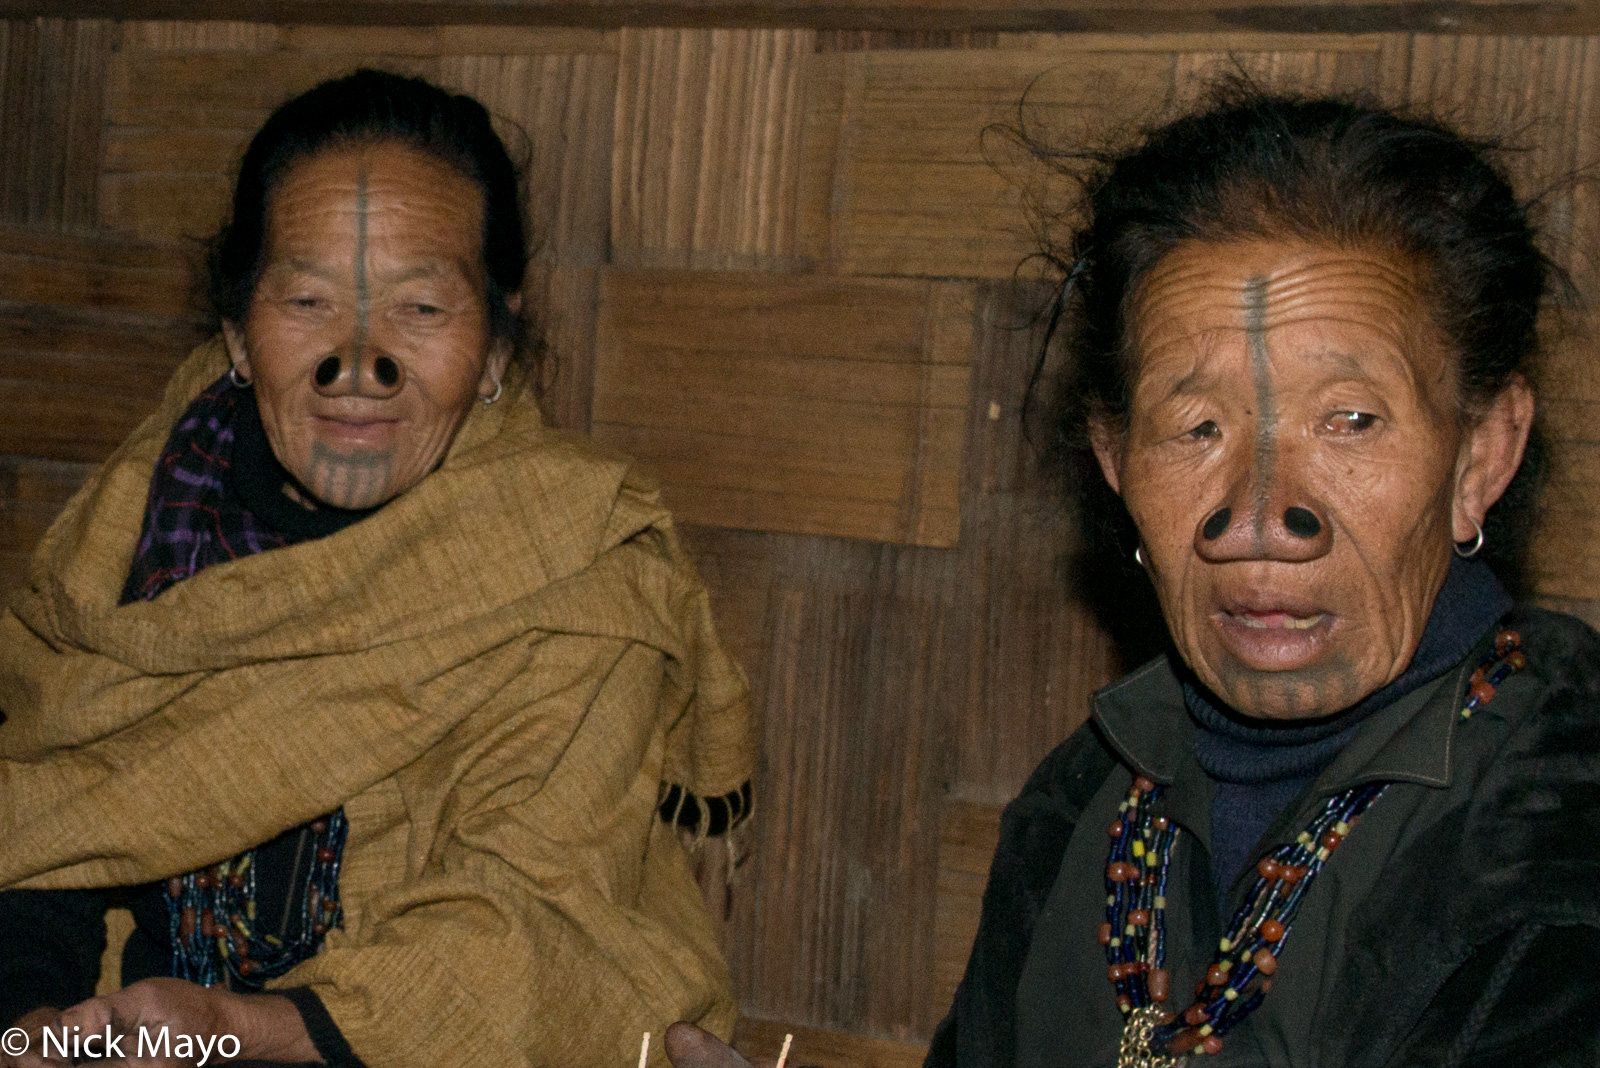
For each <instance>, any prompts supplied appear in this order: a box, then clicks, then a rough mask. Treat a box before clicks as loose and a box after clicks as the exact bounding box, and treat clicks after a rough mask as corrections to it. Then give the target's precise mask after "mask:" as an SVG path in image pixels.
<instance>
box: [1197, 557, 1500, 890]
mask: <svg viewBox="0 0 1600 1068" xmlns="http://www.w3.org/2000/svg"><path fill="white" fill-rule="evenodd" d="M1511 607H1512V602H1511V596H1510V595H1509V594H1508V593H1506V591H1505V587H1503V586H1501V585H1500V582H1499V580H1498V579H1496V578H1495V577H1494V572H1492V571H1490V570H1489V567H1488V565H1486V564H1483V563H1481V562H1479V561H1476V560H1462V559H1460V558H1459V557H1458V558H1456V559H1453V560H1452V561H1451V563H1450V571H1449V573H1448V574H1447V575H1446V576H1445V580H1444V585H1443V586H1441V587H1440V589H1439V595H1438V597H1437V598H1435V600H1434V602H1433V611H1432V612H1431V613H1430V614H1429V616H1428V623H1427V625H1426V626H1425V627H1424V628H1423V631H1422V639H1421V641H1419V642H1418V644H1417V651H1416V653H1415V654H1413V656H1412V658H1411V663H1410V664H1409V665H1408V666H1407V667H1406V669H1405V671H1403V672H1401V674H1400V676H1399V677H1398V678H1396V679H1395V680H1394V681H1393V682H1391V683H1389V684H1388V685H1387V686H1384V687H1382V688H1380V689H1378V690H1376V691H1374V692H1373V693H1370V694H1368V695H1367V696H1366V697H1364V698H1362V699H1361V700H1360V701H1359V702H1357V703H1356V704H1354V705H1352V706H1351V707H1350V708H1348V709H1345V710H1344V711H1343V712H1340V713H1337V714H1336V715H1333V716H1328V717H1325V718H1322V719H1317V720H1312V721H1306V720H1291V721H1275V720H1263V719H1252V718H1250V717H1247V716H1242V715H1240V714H1239V713H1237V712H1235V711H1233V710H1232V709H1231V708H1228V707H1227V706H1226V705H1224V704H1222V703H1221V702H1220V701H1218V700H1217V699H1216V697H1215V696H1214V695H1212V694H1211V692H1210V691H1209V690H1205V689H1203V688H1202V687H1201V686H1200V684H1199V683H1198V682H1196V681H1194V680H1193V679H1192V678H1191V679H1189V680H1187V681H1185V683H1184V686H1183V696H1184V702H1185V704H1187V705H1188V708H1189V715H1190V716H1191V717H1192V718H1193V719H1194V722H1195V725H1196V726H1197V727H1198V728H1199V729H1200V732H1199V734H1198V735H1197V736H1196V738H1195V746H1194V749H1195V758H1196V759H1197V760H1198V761H1199V764H1200V768H1201V770H1203V771H1204V772H1205V773H1206V775H1208V776H1209V777H1210V778H1211V780H1212V782H1213V783H1214V784H1215V790H1214V791H1213V794H1212V801H1211V873H1212V877H1213V878H1214V879H1215V880H1216V891H1217V902H1218V905H1219V909H1220V911H1221V913H1222V915H1223V916H1224V917H1226V916H1227V915H1228V914H1229V911H1230V909H1229V907H1228V898H1229V894H1228V888H1229V887H1230V886H1231V885H1232V884H1233V881H1234V879H1236V878H1237V877H1238V875H1239V873H1240V872H1242V871H1243V870H1244V869H1245V866H1246V865H1248V864H1250V863H1251V862H1253V861H1254V860H1255V859H1256V849H1257V846H1258V844H1259V843H1260V841H1261V836H1262V835H1263V834H1265V833H1266V831H1267V828H1268V827H1270V826H1271V825H1272V822H1273V821H1274V820H1275V819H1277V818H1278V815H1279V813H1281V812H1283V810H1284V809H1286V808H1288V807H1289V805H1290V804H1291V803H1292V802H1293V801H1294V799H1295V798H1296V797H1298V796H1299V795H1300V793H1301V791H1303V790H1304V789H1306V787H1308V786H1310V785H1311V783H1312V781H1313V780H1315V779H1316V777H1317V776H1318V775H1320V774H1321V773H1322V770H1323V769H1324V768H1326V767H1327V766H1328V765H1329V764H1331V763H1333V758H1334V757H1336V756H1338V755H1339V751H1340V750H1341V749H1343V748H1344V746H1345V743H1346V742H1348V741H1349V740H1350V739H1351V737H1352V736H1353V735H1354V734H1355V732H1356V728H1357V727H1359V726H1360V725H1361V722H1362V721H1363V720H1364V719H1366V718H1367V717H1368V716H1370V715H1371V714H1372V713H1373V712H1376V711H1377V710H1378V709H1380V708H1383V707H1385V706H1386V705H1388V704H1390V703H1392V702H1394V701H1397V700H1399V699H1400V698H1401V697H1403V696H1405V695H1406V694H1408V693H1410V692H1411V691H1412V690H1415V689H1416V688H1417V687H1419V686H1421V685H1423V684H1424V683H1426V682H1429V681H1431V680H1433V679H1436V678H1438V677H1439V676H1440V675H1442V674H1444V673H1445V672H1446V671H1449V670H1450V669H1451V668H1452V667H1454V666H1455V665H1456V664H1457V663H1459V662H1460V661H1461V658H1462V657H1464V656H1466V655H1467V653H1469V652H1470V651H1471V650H1472V647H1473V646H1474V645H1476V644H1477V642H1478V639H1479V638H1481V637H1483V634H1484V632H1485V631H1487V630H1488V629H1489V628H1490V627H1492V626H1494V625H1495V624H1496V623H1498V622H1499V620H1500V618H1501V617H1502V616H1504V615H1505V614H1506V613H1507V612H1509V611H1510V610H1511Z"/></svg>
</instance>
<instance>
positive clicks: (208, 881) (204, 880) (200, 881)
mask: <svg viewBox="0 0 1600 1068" xmlns="http://www.w3.org/2000/svg"><path fill="white" fill-rule="evenodd" d="M194 885H196V886H198V887H199V888H200V889H202V890H210V889H211V888H212V887H213V886H216V885H217V881H216V880H215V879H213V878H212V877H211V873H210V872H208V871H203V872H201V873H200V874H199V875H196V876H195V877H194Z"/></svg>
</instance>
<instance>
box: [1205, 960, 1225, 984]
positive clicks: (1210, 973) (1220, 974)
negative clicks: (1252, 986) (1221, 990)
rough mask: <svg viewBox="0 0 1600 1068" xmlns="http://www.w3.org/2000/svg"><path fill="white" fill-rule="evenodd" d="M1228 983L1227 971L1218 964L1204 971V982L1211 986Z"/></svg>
mask: <svg viewBox="0 0 1600 1068" xmlns="http://www.w3.org/2000/svg"><path fill="white" fill-rule="evenodd" d="M1227 981H1228V969H1226V968H1224V967H1223V966H1222V965H1220V964H1213V965H1212V966H1211V967H1209V968H1207V969H1206V982H1207V983H1208V984H1210V985H1211V986H1221V985H1222V984H1223V983H1226V982H1227Z"/></svg>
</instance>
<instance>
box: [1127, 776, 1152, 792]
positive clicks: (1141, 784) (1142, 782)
mask: <svg viewBox="0 0 1600 1068" xmlns="http://www.w3.org/2000/svg"><path fill="white" fill-rule="evenodd" d="M1133 788H1134V789H1135V790H1138V791H1139V792H1140V793H1141V794H1147V793H1149V792H1150V791H1151V790H1154V789H1155V788H1156V784H1155V783H1153V782H1151V781H1150V780H1149V779H1147V778H1145V777H1144V776H1143V775H1141V776H1139V777H1138V778H1137V779H1135V780H1133Z"/></svg>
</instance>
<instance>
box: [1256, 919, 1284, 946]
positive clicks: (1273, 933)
mask: <svg viewBox="0 0 1600 1068" xmlns="http://www.w3.org/2000/svg"><path fill="white" fill-rule="evenodd" d="M1261 937H1262V938H1265V939H1266V940H1267V941H1268V942H1276V941H1277V940H1278V939H1280V938H1282V937H1283V924H1281V923H1279V922H1278V921H1277V920H1268V921H1267V922H1266V923H1263V924H1262V925H1261Z"/></svg>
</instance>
